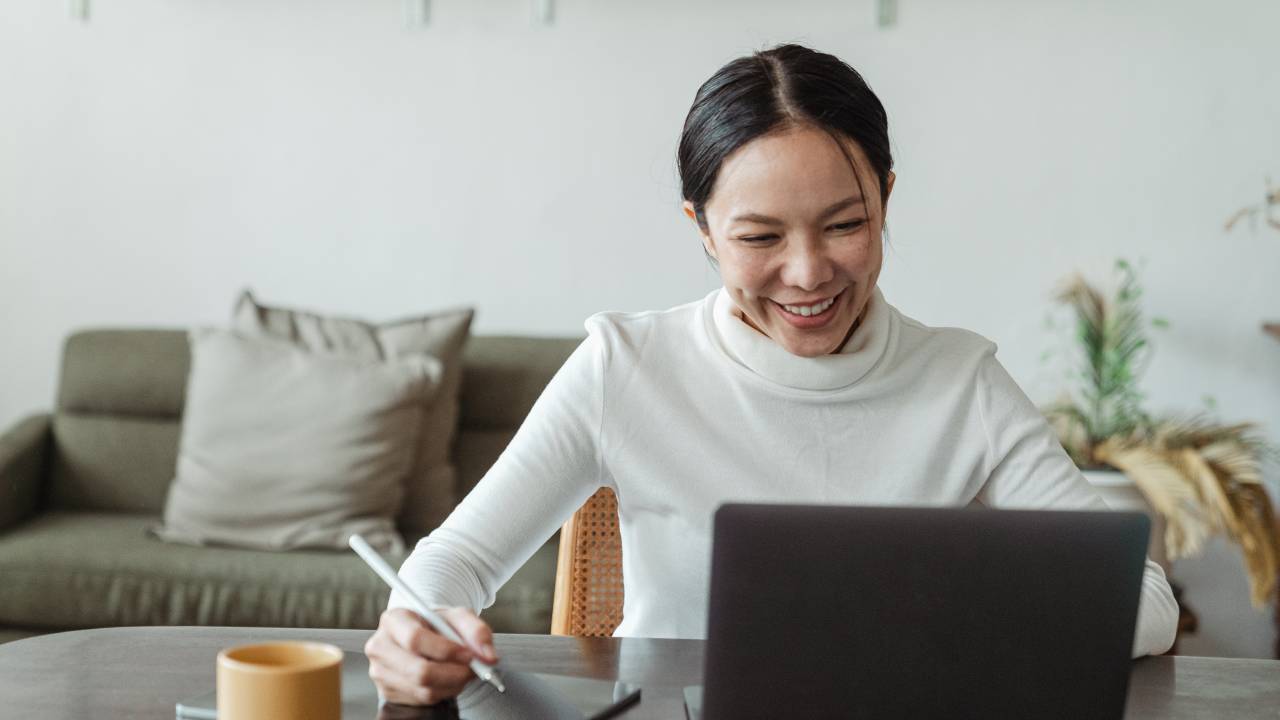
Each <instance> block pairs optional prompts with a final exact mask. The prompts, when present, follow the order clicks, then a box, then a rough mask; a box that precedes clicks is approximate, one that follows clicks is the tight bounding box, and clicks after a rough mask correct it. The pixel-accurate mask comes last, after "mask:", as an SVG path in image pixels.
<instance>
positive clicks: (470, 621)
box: [440, 608, 498, 664]
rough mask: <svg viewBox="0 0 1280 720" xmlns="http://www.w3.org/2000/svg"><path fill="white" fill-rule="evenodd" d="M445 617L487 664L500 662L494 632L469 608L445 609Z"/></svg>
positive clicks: (442, 615)
mask: <svg viewBox="0 0 1280 720" xmlns="http://www.w3.org/2000/svg"><path fill="white" fill-rule="evenodd" d="M440 616H441V617H443V618H444V619H445V620H446V621H447V622H448V623H449V624H450V625H451V626H453V629H454V630H456V631H457V632H458V635H460V636H461V637H462V640H463V641H464V642H466V644H467V646H468V647H470V648H471V649H472V650H474V651H475V653H476V655H478V656H479V658H480V659H481V660H483V661H484V662H487V663H490V664H492V663H496V662H498V652H497V651H496V650H494V648H493V630H491V629H489V624H488V623H486V622H485V621H483V620H481V619H480V617H479V616H478V615H476V614H475V613H474V612H472V611H471V610H470V609H469V608H444V609H442V610H440Z"/></svg>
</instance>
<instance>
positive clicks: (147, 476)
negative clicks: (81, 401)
mask: <svg viewBox="0 0 1280 720" xmlns="http://www.w3.org/2000/svg"><path fill="white" fill-rule="evenodd" d="M181 430H182V426H181V424H180V423H179V421H178V419H177V418H166V417H155V416H145V415H138V416H129V415H106V414H98V413H81V412H78V411H62V412H59V413H58V414H57V415H55V416H54V418H53V438H54V446H55V451H54V454H53V468H52V472H51V475H50V483H49V498H50V501H51V504H52V506H53V507H55V508H60V509H66V510H107V511H115V512H129V513H148V512H150V513H155V512H160V509H161V508H162V507H164V499H165V495H166V493H168V491H169V483H170V482H171V481H172V480H173V471H174V467H175V466H176V464H177V458H178V436H179V433H180V432H181Z"/></svg>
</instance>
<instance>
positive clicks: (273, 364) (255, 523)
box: [154, 329, 440, 552]
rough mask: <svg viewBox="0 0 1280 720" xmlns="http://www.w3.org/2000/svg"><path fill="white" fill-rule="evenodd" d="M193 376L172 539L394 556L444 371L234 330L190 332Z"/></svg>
mask: <svg viewBox="0 0 1280 720" xmlns="http://www.w3.org/2000/svg"><path fill="white" fill-rule="evenodd" d="M190 341H191V374H190V378H189V380H188V383H187V399H186V405H185V407H184V409H183V417H182V436H181V442H180V445H179V450H178V468H177V476H176V477H175V478H174V481H173V484H172V485H171V486H170V488H169V496H168V498H167V499H166V501H165V509H164V524H163V526H161V527H159V528H155V530H154V531H155V534H156V535H158V536H159V537H161V538H162V539H165V540H169V541H174V542H184V543H191V544H227V545H237V546H241V547H253V548H260V549H266V550H290V549H295V548H333V549H346V547H347V538H348V537H350V535H351V534H352V533H357V532H358V533H360V534H361V535H363V536H365V538H366V539H367V540H368V541H369V542H370V544H372V545H374V546H375V547H378V548H379V549H381V550H383V551H386V552H399V551H402V550H403V549H404V542H403V540H402V538H401V537H400V535H399V533H398V532H397V531H396V528H395V524H394V519H395V517H396V513H397V511H398V510H399V509H400V504H401V501H402V497H403V484H404V478H405V476H406V475H407V474H408V473H409V472H410V470H411V468H412V466H413V462H414V458H415V456H416V451H417V439H418V432H419V424H420V422H421V417H422V412H421V407H422V404H423V403H424V402H426V401H427V400H428V399H429V398H430V397H431V396H432V394H434V392H435V391H436V389H437V387H438V385H439V378H440V364H439V362H438V361H436V360H434V359H433V358H430V357H427V356H425V355H417V356H413V357H408V358H403V359H392V360H382V359H380V358H369V357H365V358H361V357H353V356H349V355H342V354H332V353H311V352H307V351H306V350H303V349H302V348H299V347H297V346H295V345H293V344H291V343H287V342H283V341H280V340H275V339H271V338H261V337H248V336H245V335H241V334H238V333H236V332H233V331H227V330H214V329H199V330H193V331H191V333H190Z"/></svg>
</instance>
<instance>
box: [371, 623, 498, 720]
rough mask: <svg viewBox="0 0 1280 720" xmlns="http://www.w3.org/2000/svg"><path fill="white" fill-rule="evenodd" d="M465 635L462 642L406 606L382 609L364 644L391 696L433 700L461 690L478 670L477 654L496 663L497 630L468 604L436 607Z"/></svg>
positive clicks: (384, 692) (408, 701)
mask: <svg viewBox="0 0 1280 720" xmlns="http://www.w3.org/2000/svg"><path fill="white" fill-rule="evenodd" d="M437 613H438V614H439V615H440V617H442V618H444V619H445V621H446V622H448V623H449V625H450V626H452V627H453V629H454V630H455V631H457V633H458V635H459V636H461V637H462V639H463V641H464V642H465V643H466V646H463V645H459V644H458V643H455V642H453V641H451V640H449V639H448V638H446V637H444V636H443V635H441V634H439V633H437V632H436V631H435V630H432V629H431V626H430V625H428V624H427V622H426V621H425V620H423V619H422V616H421V615H418V614H417V613H415V612H413V611H412V610H407V609H405V608H395V609H392V610H387V611H385V612H383V613H382V617H381V618H379V620H378V630H377V631H376V632H374V634H373V637H371V638H369V641H368V642H367V643H365V645H364V653H365V655H368V656H369V677H370V679H372V680H373V684H374V685H376V686H377V688H378V694H379V695H381V696H382V697H383V699H385V700H386V701H387V702H393V703H399V704H401V705H434V704H435V703H437V702H440V701H441V700H446V699H448V698H451V697H454V696H456V695H457V694H458V693H460V692H462V688H463V687H464V686H465V685H466V684H467V682H469V681H470V680H471V679H472V678H473V677H475V674H474V673H472V672H471V668H470V667H469V666H468V663H470V662H471V659H472V658H478V659H479V660H480V661H482V662H486V663H489V664H493V663H496V662H498V656H497V654H496V653H495V652H494V649H493V631H492V630H490V629H489V625H488V624H486V623H485V621H483V620H481V619H480V618H479V616H477V615H476V614H475V613H474V612H472V611H471V610H470V609H469V608H460V607H452V608H442V609H440V610H438V611H437Z"/></svg>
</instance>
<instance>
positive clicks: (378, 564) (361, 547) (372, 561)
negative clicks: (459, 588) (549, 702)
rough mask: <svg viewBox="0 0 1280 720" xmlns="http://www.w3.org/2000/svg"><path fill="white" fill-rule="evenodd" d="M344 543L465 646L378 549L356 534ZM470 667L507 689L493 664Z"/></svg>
mask: <svg viewBox="0 0 1280 720" xmlns="http://www.w3.org/2000/svg"><path fill="white" fill-rule="evenodd" d="M347 542H348V544H349V545H351V549H352V550H355V551H356V554H357V555H359V556H360V559H361V560H364V561H365V563H366V564H368V566H369V567H371V568H373V571H374V572H376V573H378V577H380V578H382V581H383V582H385V583H386V584H388V585H390V586H391V589H393V590H395V591H397V592H399V593H400V594H401V595H404V596H405V597H407V598H409V601H410V602H412V603H413V605H414V609H415V610H417V611H418V614H419V615H421V616H422V619H423V620H426V621H427V624H428V625H430V626H431V629H432V630H435V631H436V632H438V633H440V634H441V635H443V636H445V637H446V638H448V639H449V640H452V641H453V642H456V643H458V644H459V645H462V646H464V647H465V646H466V643H465V642H464V641H463V640H462V638H461V637H459V635H458V632H457V631H456V630H454V629H453V628H452V627H451V626H450V625H449V623H447V622H445V619H444V618H442V617H440V616H439V615H437V614H436V613H435V612H433V611H432V610H431V608H429V607H427V604H426V603H424V602H422V598H420V597H418V594H417V593H415V592H414V591H412V590H410V589H409V586H408V585H407V584H406V583H405V581H403V580H401V579H400V576H399V575H397V574H396V571H395V570H392V569H391V566H390V565H388V564H387V561H386V560H383V559H382V556H381V555H379V554H378V551H377V550H374V549H373V548H372V547H370V546H369V543H367V542H365V539H364V538H362V537H360V535H359V534H358V533H357V534H354V535H352V536H351V539H350V540H348V541H347ZM471 670H472V671H473V672H475V674H476V677H478V678H480V679H481V680H483V681H484V682H487V683H489V684H490V685H492V686H494V687H495V688H497V689H498V692H506V691H507V688H506V686H505V685H503V684H502V678H500V677H498V670H497V668H495V667H493V666H492V665H487V664H485V663H482V662H480V661H479V660H477V659H476V658H474V657H473V658H471Z"/></svg>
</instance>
